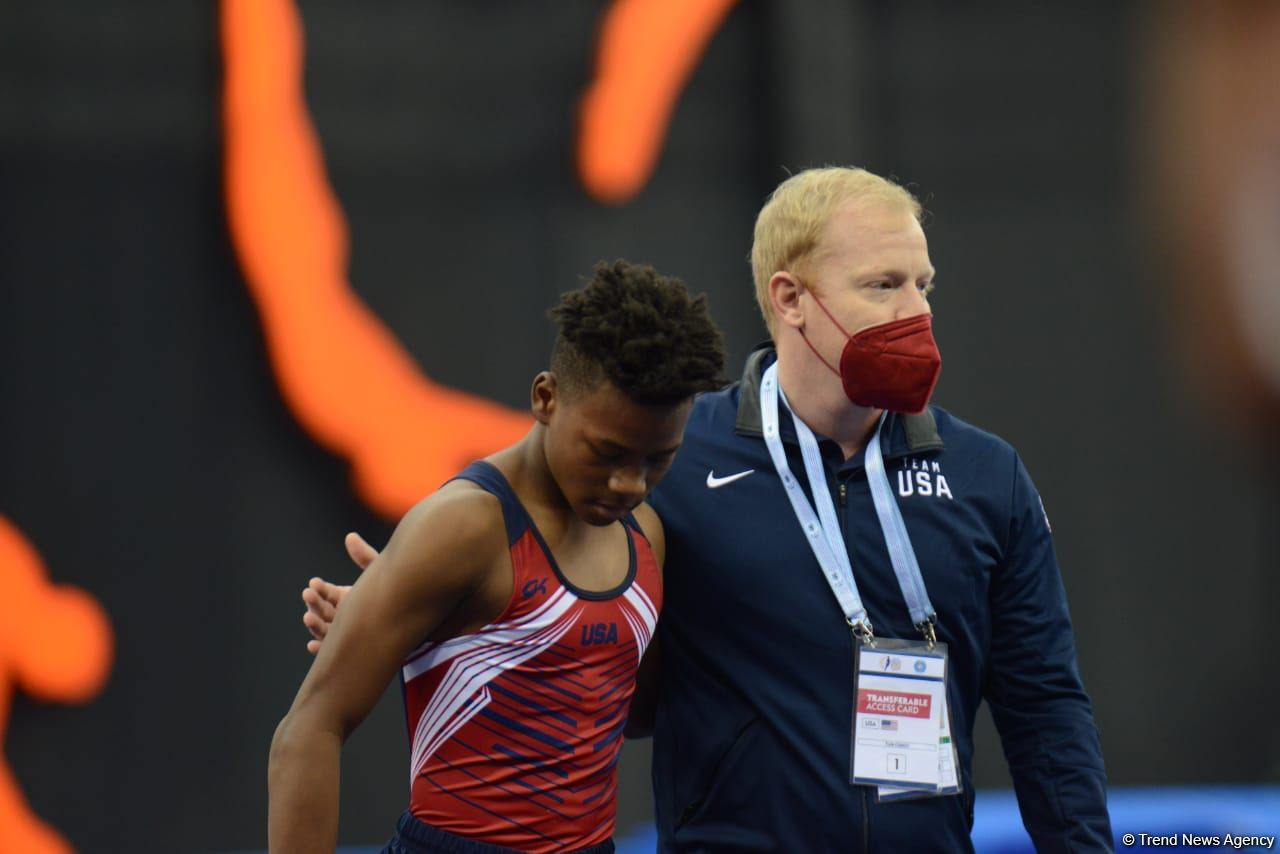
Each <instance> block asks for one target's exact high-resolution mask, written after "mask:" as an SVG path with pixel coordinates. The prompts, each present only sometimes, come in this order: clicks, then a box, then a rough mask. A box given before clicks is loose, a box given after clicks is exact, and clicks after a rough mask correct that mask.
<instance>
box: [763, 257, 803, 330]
mask: <svg viewBox="0 0 1280 854" xmlns="http://www.w3.org/2000/svg"><path fill="white" fill-rule="evenodd" d="M803 291H804V285H803V284H801V283H800V280H799V279H798V278H796V276H795V275H794V274H792V273H790V272H787V271H786V270H779V271H778V272H776V273H774V274H773V276H772V277H770V279H769V306H770V307H771V308H772V309H773V316H774V317H775V318H776V319H777V320H779V321H781V322H782V323H785V324H786V325H787V326H790V327H793V328H795V329H799V328H801V327H803V326H804V312H802V311H801V310H800V294H801V293H802V292H803Z"/></svg>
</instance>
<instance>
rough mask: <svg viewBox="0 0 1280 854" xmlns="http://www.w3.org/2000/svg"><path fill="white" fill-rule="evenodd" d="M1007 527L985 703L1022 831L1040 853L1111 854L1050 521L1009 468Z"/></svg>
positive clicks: (1023, 478)
mask: <svg viewBox="0 0 1280 854" xmlns="http://www.w3.org/2000/svg"><path fill="white" fill-rule="evenodd" d="M1011 505H1012V508H1011V509H1012V513H1011V522H1010V527H1009V532H1008V541H1007V543H1006V547H1005V554H1004V559H1003V561H1002V562H1001V566H1000V567H999V569H998V571H997V573H996V574H995V575H994V576H993V578H992V584H991V591H990V596H991V624H992V626H991V653H990V659H989V661H988V667H987V678H986V685H985V688H984V694H985V696H986V699H987V701H988V703H989V704H990V706H991V716H992V718H993V719H994V721H995V724H996V728H997V729H998V730H999V732H1000V740H1001V743H1002V744H1003V746H1004V753H1005V757H1006V758H1007V759H1008V761H1009V771H1010V773H1011V774H1012V776H1013V785H1014V790H1015V792H1016V793H1017V796H1018V807H1019V809H1020V811H1021V812H1022V822H1023V824H1024V825H1025V826H1026V828H1027V832H1028V833H1029V834H1030V835H1031V838H1032V840H1033V841H1034V842H1035V846H1036V850H1037V851H1041V852H1083V851H1112V850H1113V847H1114V843H1113V842H1112V836H1111V821H1110V818H1109V817H1108V814H1107V778H1106V772H1105V770H1104V768H1103V763H1102V746H1101V744H1100V742H1099V739H1098V730H1097V727H1096V726H1095V725H1094V721H1093V708H1092V705H1091V704H1090V702H1089V696H1088V694H1086V693H1085V690H1084V685H1083V683H1082V682H1081V680H1080V673H1079V670H1078V667H1077V664H1076V647H1075V636H1074V634H1073V632H1072V629H1071V618H1070V615H1069V614H1068V612H1067V598H1066V593H1065V592H1064V590H1063V587H1062V578H1061V575H1060V573H1059V571H1058V562H1057V559H1056V558H1055V557H1054V553H1053V540H1052V536H1051V534H1050V532H1049V525H1048V520H1047V519H1046V518H1045V514H1044V510H1043V506H1042V505H1041V503H1040V499H1039V496H1038V495H1037V493H1036V491H1035V487H1034V486H1033V485H1032V483H1031V478H1030V477H1028V475H1027V473H1026V470H1025V469H1024V468H1023V466H1022V461H1021V460H1019V459H1017V457H1016V456H1015V458H1014V461H1013V488H1012V495H1011Z"/></svg>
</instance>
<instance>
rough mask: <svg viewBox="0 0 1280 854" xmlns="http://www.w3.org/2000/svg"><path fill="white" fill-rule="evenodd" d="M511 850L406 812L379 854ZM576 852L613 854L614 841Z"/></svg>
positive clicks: (480, 853)
mask: <svg viewBox="0 0 1280 854" xmlns="http://www.w3.org/2000/svg"><path fill="white" fill-rule="evenodd" d="M512 851H515V849H514V848H503V847H502V846H501V845H489V844H488V843H485V842H476V841H475V840H472V839H467V838H466V837H464V836H456V835H454V834H452V833H446V832H445V831H443V830H437V829H436V828H434V827H432V826H431V825H429V824H423V823H422V822H420V821H418V820H417V819H416V818H414V817H413V816H412V815H411V814H410V813H407V812H406V813H404V814H403V815H401V816H400V820H399V821H397V822H396V835H395V836H393V837H392V838H391V841H390V842H388V843H387V846H386V847H385V848H383V849H382V854H511V852H512ZM575 851H576V852H578V854H613V840H609V841H608V842H602V843H601V844H599V845H592V846H591V847H590V848H577V849H575Z"/></svg>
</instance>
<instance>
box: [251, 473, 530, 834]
mask: <svg viewBox="0 0 1280 854" xmlns="http://www.w3.org/2000/svg"><path fill="white" fill-rule="evenodd" d="M506 545H507V541H506V533H505V528H504V527H503V520H502V512H501V507H500V505H499V504H498V502H497V499H495V498H494V497H493V496H491V495H489V494H488V493H485V492H483V491H481V490H478V489H476V488H474V487H472V486H471V485H470V484H465V483H458V484H456V485H450V486H447V487H445V488H444V489H443V490H441V491H440V492H438V493H436V494H435V495H432V496H431V497H429V498H427V499H425V500H424V501H422V502H421V503H420V504H418V505H417V506H416V507H414V508H413V509H412V510H410V511H409V512H408V513H407V514H406V515H405V517H404V519H403V520H401V522H400V525H399V526H398V527H397V528H396V531H395V533H394V534H393V535H392V537H391V541H390V542H389V543H388V544H387V547H386V549H385V550H384V551H383V552H382V554H381V555H380V556H378V558H377V559H376V560H375V561H374V562H373V565H372V567H371V569H375V570H376V571H374V572H368V573H364V574H363V575H362V576H361V578H360V579H359V580H358V581H357V582H356V584H355V585H354V586H353V587H352V588H351V589H350V591H349V592H348V593H347V594H346V595H345V596H344V597H343V598H342V608H341V609H340V610H339V612H338V613H336V614H335V615H334V619H333V623H332V626H331V627H330V628H329V631H328V634H327V637H326V638H325V640H324V644H323V645H322V647H321V648H320V651H319V653H318V654H317V655H316V658H315V661H313V662H312V665H311V670H310V671H309V672H308V673H307V676H306V679H305V680H304V681H303V683H302V687H301V688H300V689H299V690H298V695H297V697H296V698H295V699H294V701H293V706H292V707H291V708H290V709H289V713H288V714H287V715H285V717H284V720H282V721H281V722H280V725H279V727H277V728H276V733H275V737H274V738H273V739H272V741H271V758H270V762H269V765H268V773H267V776H268V789H269V797H270V801H269V810H268V816H269V817H268V840H269V845H270V850H271V851H272V852H273V854H283V852H294V851H304V852H310V851H321V850H324V851H332V850H334V847H335V845H336V844H337V836H338V780H339V773H338V771H339V755H340V753H341V748H342V744H343V742H344V741H345V740H346V738H347V737H348V736H349V735H350V734H351V732H352V731H353V730H354V729H355V728H356V726H358V725H359V723H360V722H361V721H362V720H363V719H364V717H365V716H366V715H367V714H368V713H369V711H370V710H371V709H372V708H373V706H374V704H376V703H377V701H378V698H379V697H381V696H382V692H383V690H384V689H385V688H386V686H387V684H388V683H389V682H390V681H391V679H392V677H393V676H394V675H395V672H396V668H397V667H399V666H400V664H401V662H402V661H403V660H404V658H405V656H406V655H407V654H408V653H409V652H410V651H411V650H412V649H413V648H414V647H415V646H417V645H418V644H419V643H421V642H422V640H423V639H424V638H428V637H431V636H433V635H434V634H435V633H436V632H438V631H439V630H440V628H441V626H442V625H445V624H446V623H447V624H448V625H451V626H454V625H459V624H462V623H470V622H472V621H473V620H475V619H479V620H484V619H487V618H489V617H492V615H491V614H482V613H481V612H482V611H484V610H486V608H485V604H484V603H485V602H486V601H488V600H489V599H491V598H493V597H492V587H493V580H494V579H495V578H496V577H497V576H498V575H499V574H500V573H498V571H497V568H498V567H499V566H500V565H501V562H502V561H503V560H509V558H508V555H507V549H506ZM472 612H475V613H472Z"/></svg>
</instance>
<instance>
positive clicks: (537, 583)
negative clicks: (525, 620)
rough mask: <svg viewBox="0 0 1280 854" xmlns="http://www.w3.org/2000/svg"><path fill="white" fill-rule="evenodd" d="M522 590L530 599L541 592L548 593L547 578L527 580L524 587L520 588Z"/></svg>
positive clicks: (525, 596)
mask: <svg viewBox="0 0 1280 854" xmlns="http://www.w3.org/2000/svg"><path fill="white" fill-rule="evenodd" d="M520 592H521V593H522V594H523V595H524V598H526V599H530V598H532V597H534V596H536V595H538V594H539V593H546V592H547V580H546V579H545V578H535V579H533V580H532V581H526V582H525V583H524V587H522V588H520Z"/></svg>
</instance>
